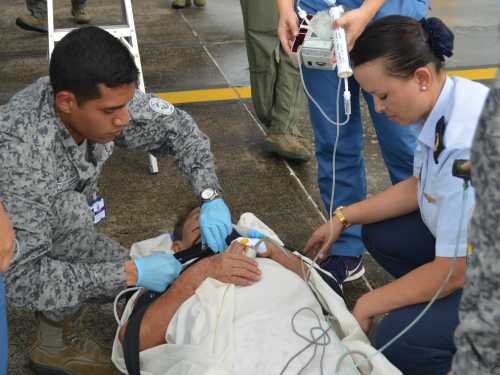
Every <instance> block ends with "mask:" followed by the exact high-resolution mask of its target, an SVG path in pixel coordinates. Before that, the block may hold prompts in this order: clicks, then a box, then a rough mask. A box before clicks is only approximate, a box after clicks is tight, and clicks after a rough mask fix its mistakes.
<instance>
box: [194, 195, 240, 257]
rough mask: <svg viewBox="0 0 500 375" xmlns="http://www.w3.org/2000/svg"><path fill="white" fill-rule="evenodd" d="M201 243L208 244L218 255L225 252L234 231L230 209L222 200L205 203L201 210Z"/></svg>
mask: <svg viewBox="0 0 500 375" xmlns="http://www.w3.org/2000/svg"><path fill="white" fill-rule="evenodd" d="M199 223H200V229H201V243H206V244H208V246H209V247H210V248H211V249H212V250H213V251H215V252H216V253H221V252H223V251H224V250H225V249H226V247H227V245H226V241H225V239H226V237H227V236H229V235H230V234H231V232H232V231H233V225H232V224H231V214H230V213H229V208H227V206H226V204H225V203H224V201H223V200H222V199H214V200H213V201H210V202H206V203H203V205H202V206H201V210H200V218H199Z"/></svg>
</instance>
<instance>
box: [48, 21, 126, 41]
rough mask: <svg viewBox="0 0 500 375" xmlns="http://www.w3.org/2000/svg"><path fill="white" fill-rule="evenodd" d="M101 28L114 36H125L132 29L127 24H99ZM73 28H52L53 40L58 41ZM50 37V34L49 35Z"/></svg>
mask: <svg viewBox="0 0 500 375" xmlns="http://www.w3.org/2000/svg"><path fill="white" fill-rule="evenodd" d="M99 27H100V28H101V29H104V30H106V31H107V32H108V33H110V34H111V35H113V36H114V37H116V38H127V37H130V36H131V34H132V30H131V29H130V27H129V26H128V25H113V26H99ZM73 30H75V28H68V29H55V30H54V42H59V41H60V40H61V39H62V38H64V37H65V36H66V35H67V34H68V33H70V32H71V31H73ZM49 37H50V36H49Z"/></svg>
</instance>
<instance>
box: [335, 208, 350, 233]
mask: <svg viewBox="0 0 500 375" xmlns="http://www.w3.org/2000/svg"><path fill="white" fill-rule="evenodd" d="M343 208H345V206H340V207H339V208H337V209H336V210H335V211H334V212H333V214H334V215H335V216H337V217H338V218H339V220H340V222H341V223H342V225H343V226H344V227H345V228H346V229H347V228H349V227H350V226H351V225H352V224H351V223H349V222H348V221H347V220H346V218H345V217H344V215H342V211H340V210H341V209H343Z"/></svg>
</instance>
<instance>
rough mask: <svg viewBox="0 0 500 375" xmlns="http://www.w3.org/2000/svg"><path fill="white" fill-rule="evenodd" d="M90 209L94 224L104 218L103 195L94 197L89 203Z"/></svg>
mask: <svg viewBox="0 0 500 375" xmlns="http://www.w3.org/2000/svg"><path fill="white" fill-rule="evenodd" d="M89 206H90V209H91V210H92V212H93V213H94V225H96V224H97V223H100V222H101V221H103V220H104V219H106V207H105V205H104V197H96V198H94V199H93V200H92V202H90V203H89Z"/></svg>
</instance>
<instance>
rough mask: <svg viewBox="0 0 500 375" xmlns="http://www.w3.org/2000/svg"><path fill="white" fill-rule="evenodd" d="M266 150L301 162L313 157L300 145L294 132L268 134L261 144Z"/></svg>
mask: <svg viewBox="0 0 500 375" xmlns="http://www.w3.org/2000/svg"><path fill="white" fill-rule="evenodd" d="M260 148H261V149H262V150H264V151H268V152H275V153H277V154H278V155H280V156H282V157H284V158H287V159H290V160H295V161H299V162H303V163H306V162H308V161H309V160H310V159H311V154H310V153H309V151H307V149H306V148H304V147H303V146H301V145H300V143H299V141H298V139H297V137H296V136H294V135H292V134H268V135H266V139H265V140H264V142H262V144H261V145H260Z"/></svg>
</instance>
